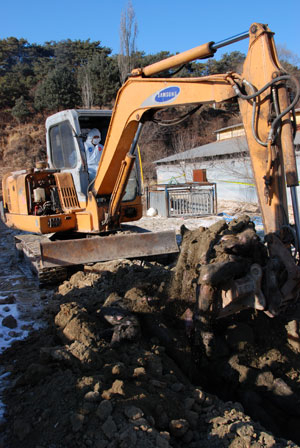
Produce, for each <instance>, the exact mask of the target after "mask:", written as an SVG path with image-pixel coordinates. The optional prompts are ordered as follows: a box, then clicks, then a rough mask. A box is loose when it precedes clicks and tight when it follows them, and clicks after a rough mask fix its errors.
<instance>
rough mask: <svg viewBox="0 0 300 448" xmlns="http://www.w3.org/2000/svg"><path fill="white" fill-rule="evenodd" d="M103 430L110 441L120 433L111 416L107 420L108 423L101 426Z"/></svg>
mask: <svg viewBox="0 0 300 448" xmlns="http://www.w3.org/2000/svg"><path fill="white" fill-rule="evenodd" d="M101 429H102V431H103V432H104V434H105V435H106V437H107V438H108V439H110V440H111V439H113V437H114V436H115V434H116V433H117V431H118V428H117V425H116V424H115V422H114V420H113V418H112V416H109V417H108V418H107V419H106V421H105V422H104V423H103V425H102V426H101Z"/></svg>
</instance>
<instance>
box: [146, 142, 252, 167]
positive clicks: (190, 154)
mask: <svg viewBox="0 0 300 448" xmlns="http://www.w3.org/2000/svg"><path fill="white" fill-rule="evenodd" d="M244 151H248V146H247V141H246V137H233V138H230V139H226V140H219V141H217V142H213V143H208V144H207V145H202V146H197V147H196V148H193V149H189V150H188V151H184V152H180V153H177V154H173V155H172V156H169V157H165V158H163V159H160V160H155V162H154V163H168V162H175V161H180V160H187V159H198V158H202V157H214V156H219V155H226V154H233V153H238V152H244Z"/></svg>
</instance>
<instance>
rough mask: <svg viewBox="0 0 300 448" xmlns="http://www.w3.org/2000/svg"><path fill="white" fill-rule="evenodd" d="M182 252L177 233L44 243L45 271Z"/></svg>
mask: <svg viewBox="0 0 300 448" xmlns="http://www.w3.org/2000/svg"><path fill="white" fill-rule="evenodd" d="M178 251H179V249H178V245H177V242H176V234H175V232H174V231H164V232H155V233H152V232H149V233H140V234H126V235H110V236H105V237H104V236H103V237H102V236H97V237H94V238H84V239H77V240H76V239H75V240H66V241H52V242H45V243H44V242H41V258H42V264H43V267H54V266H70V265H79V264H86V263H96V262H99V261H108V260H116V259H120V258H139V257H145V256H151V255H161V254H172V253H177V252H178Z"/></svg>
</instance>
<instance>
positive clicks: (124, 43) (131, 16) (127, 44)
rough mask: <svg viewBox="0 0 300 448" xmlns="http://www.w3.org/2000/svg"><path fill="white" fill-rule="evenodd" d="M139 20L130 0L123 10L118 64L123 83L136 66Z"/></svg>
mask: <svg viewBox="0 0 300 448" xmlns="http://www.w3.org/2000/svg"><path fill="white" fill-rule="evenodd" d="M137 31H138V27H137V22H136V20H135V12H134V9H133V6H132V3H131V0H129V1H128V4H127V8H126V10H125V11H123V12H122V15H121V22H120V53H119V55H118V66H119V70H120V78H121V83H122V84H123V82H124V81H125V80H126V77H127V75H128V73H130V72H131V70H132V69H133V68H134V61H133V59H134V53H135V52H136V36H137Z"/></svg>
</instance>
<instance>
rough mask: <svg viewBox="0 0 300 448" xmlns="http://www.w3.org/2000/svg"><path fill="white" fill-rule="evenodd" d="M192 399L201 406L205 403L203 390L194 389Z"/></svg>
mask: <svg viewBox="0 0 300 448" xmlns="http://www.w3.org/2000/svg"><path fill="white" fill-rule="evenodd" d="M193 397H194V398H195V400H196V402H197V403H199V404H203V403H204V402H205V398H206V395H205V393H204V392H203V390H201V389H195V390H194V392H193Z"/></svg>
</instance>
